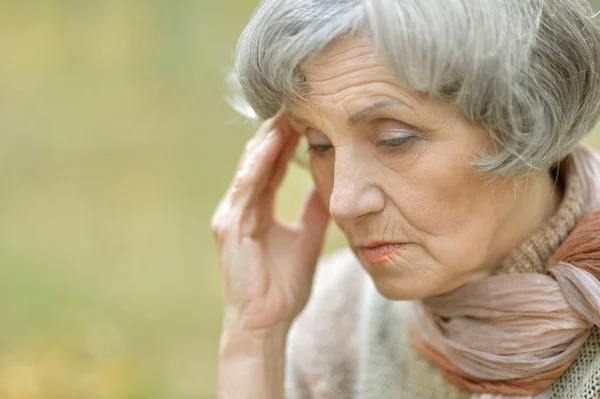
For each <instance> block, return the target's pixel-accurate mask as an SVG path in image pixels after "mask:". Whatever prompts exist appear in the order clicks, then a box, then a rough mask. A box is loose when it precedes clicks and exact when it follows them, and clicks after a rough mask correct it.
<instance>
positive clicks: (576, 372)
mask: <svg viewBox="0 0 600 399" xmlns="http://www.w3.org/2000/svg"><path fill="white" fill-rule="evenodd" d="M236 74H237V78H238V80H239V82H240V84H241V87H242V89H243V93H244V95H245V98H246V100H247V101H248V104H249V105H250V106H251V107H252V109H253V110H254V111H255V112H256V115H257V116H258V117H260V118H261V119H264V120H266V122H264V124H263V125H262V127H261V128H260V129H259V131H258V133H257V134H256V136H255V137H254V138H253V139H252V140H250V141H249V143H248V144H247V146H246V149H245V152H244V155H243V156H242V159H241V161H240V165H239V169H238V171H237V174H236V176H235V178H234V180H233V183H232V185H231V187H230V189H229V191H228V192H227V193H226V194H225V196H224V198H223V200H222V201H221V203H220V205H219V207H218V209H217V210H216V212H215V215H214V217H213V231H214V234H215V237H216V240H217V245H218V248H219V253H220V266H221V271H222V277H223V286H224V297H225V316H224V325H223V332H222V339H221V348H220V349H221V350H220V367H219V387H218V389H219V397H220V398H235V399H243V398H257V399H258V398H260V399H272V398H302V399H303V398H311V399H315V398H360V399H375V398H383V399H388V398H496V397H498V398H500V397H502V398H513V397H526V398H578V399H579V398H597V397H600V396H599V395H600V332H599V330H598V328H597V326H600V281H599V278H600V209H599V207H600V157H599V156H598V155H596V154H595V153H594V152H593V151H592V150H590V149H588V148H585V147H582V146H580V145H579V142H580V140H581V139H582V137H584V136H585V135H586V133H588V132H589V131H590V130H591V129H592V128H593V126H594V124H595V122H596V120H597V118H598V116H599V114H600V30H599V28H598V26H597V24H596V21H595V18H594V15H593V14H592V12H591V10H590V8H589V7H588V5H587V3H585V2H584V0H486V1H482V0H452V1H448V0H444V1H442V0H263V1H262V2H261V3H260V5H259V6H258V9H257V10H256V12H255V13H254V15H253V16H252V19H251V20H250V23H249V24H248V26H247V28H246V30H245V31H244V33H243V35H242V37H241V39H240V42H239V45H238V50H237V64H236ZM300 137H305V138H306V139H307V141H308V145H309V152H310V170H311V173H312V177H313V179H314V183H315V189H314V190H312V191H311V192H310V194H309V195H308V197H307V200H306V204H305V206H304V209H303V210H302V212H301V216H300V217H299V219H298V221H297V222H296V223H295V224H293V225H285V224H283V223H281V222H279V221H278V220H276V219H275V218H274V216H273V205H274V202H275V195H276V192H277V189H278V187H279V185H280V183H281V181H282V178H283V176H284V172H285V170H286V165H287V164H288V161H289V160H290V159H291V158H293V156H294V151H295V147H296V145H297V142H298V139H299V138H300ZM329 218H331V219H333V221H334V222H335V223H336V224H337V225H338V226H339V227H340V229H341V230H342V231H343V232H344V234H345V236H346V237H347V240H348V244H349V250H342V251H340V252H337V253H334V254H333V255H329V256H327V257H325V258H324V259H322V260H321V261H319V262H318V267H317V266H316V265H317V258H318V256H319V252H320V250H321V246H322V241H323V235H324V230H325V228H326V225H327V221H328V219H329ZM315 270H316V274H315ZM313 274H315V275H314V276H313ZM313 277H314V279H313ZM313 280H314V285H313ZM309 297H310V299H309Z"/></svg>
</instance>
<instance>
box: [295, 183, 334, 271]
mask: <svg viewBox="0 0 600 399" xmlns="http://www.w3.org/2000/svg"><path fill="white" fill-rule="evenodd" d="M328 222H329V210H328V209H327V207H326V206H325V204H324V203H323V201H322V200H321V198H320V197H319V194H317V190H316V189H315V188H314V187H313V188H312V189H311V190H310V192H309V194H308V195H307V198H306V201H305V203H304V207H303V209H302V214H301V216H300V220H299V229H300V231H299V233H300V241H301V243H302V246H303V247H304V248H305V254H306V256H307V258H308V259H307V260H310V261H311V262H316V260H317V258H318V256H319V253H320V252H321V248H322V247H323V239H324V237H325V230H326V228H327V224H328Z"/></svg>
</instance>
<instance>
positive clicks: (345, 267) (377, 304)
mask: <svg viewBox="0 0 600 399" xmlns="http://www.w3.org/2000/svg"><path fill="white" fill-rule="evenodd" d="M563 165H564V168H563ZM563 165H561V176H560V178H561V179H562V184H563V187H564V196H563V201H562V202H561V205H560V206H559V209H558V211H557V212H556V214H555V215H554V216H552V217H551V218H550V219H549V220H548V221H547V222H546V223H545V225H544V226H543V227H542V228H541V229H539V230H538V231H537V232H535V233H534V234H533V235H532V236H530V237H529V238H528V239H527V240H526V241H525V242H523V243H522V244H521V245H520V246H518V247H517V248H516V249H515V250H513V251H512V252H511V253H510V254H509V256H508V257H507V258H506V260H505V261H504V262H503V263H502V264H501V265H500V266H499V267H498V269H497V270H496V271H495V273H494V274H516V273H523V272H540V273H544V272H545V264H546V261H547V260H548V259H549V258H550V256H551V255H552V254H553V253H554V252H555V251H556V250H557V249H558V247H559V246H560V244H561V243H562V242H563V241H564V240H565V238H566V237H567V236H568V234H569V233H570V231H571V230H572V229H573V227H574V226H575V224H576V222H577V220H578V219H579V218H580V217H581V216H582V215H583V213H584V212H585V210H586V209H585V206H584V199H583V197H585V196H586V195H587V193H586V192H585V190H586V187H584V185H583V184H582V181H581V179H580V178H579V176H578V174H577V173H576V170H575V167H574V165H571V163H570V162H569V161H568V160H567V161H566V162H565V163H563ZM409 304H410V303H409V302H403V301H390V300H388V299H386V298H384V297H383V296H381V295H380V294H379V292H378V291H377V289H376V288H375V286H374V284H373V282H372V280H371V279H370V278H369V276H368V275H367V274H366V273H365V272H364V270H363V269H362V267H361V266H360V264H359V263H358V261H357V260H356V258H355V257H354V255H353V254H352V253H351V252H350V251H349V250H347V249H346V250H342V251H339V252H337V253H335V254H332V255H330V256H328V257H327V258H325V259H324V260H323V261H322V262H321V263H320V265H319V267H318V269H317V275H316V276H315V285H314V287H313V294H312V296H311V299H310V301H309V303H308V305H307V307H306V309H305V310H304V311H303V312H302V314H301V315H300V316H299V317H298V319H297V320H296V322H295V323H294V325H293V327H292V330H291V331H290V335H289V337H288V348H287V359H288V364H287V369H286V398H287V399H309V398H310V399H318V398H336V399H345V398H347V399H383V398H385V399H388V398H405V399H429V398H431V399H438V398H451V399H452V398H456V399H462V398H464V399H469V398H471V396H472V394H471V393H467V392H463V391H461V390H460V389H459V388H457V387H456V386H454V385H452V384H450V383H448V382H447V381H446V380H445V379H444V378H443V377H442V376H441V374H440V373H439V371H438V370H437V368H435V367H434V366H433V365H432V364H431V363H429V361H428V360H427V359H426V358H425V357H424V356H422V355H421V354H420V353H419V352H418V351H416V350H415V349H414V348H413V347H412V344H411V341H410V336H409V334H408V331H407V329H406V325H405V323H404V316H405V315H406V314H407V312H406V308H407V306H409ZM551 397H552V398H566V399H571V398H572V399H580V398H597V397H600V332H599V331H598V329H597V328H594V329H593V330H592V334H591V336H590V338H589V339H588V341H587V342H586V344H585V345H584V346H583V348H582V349H581V352H580V354H579V356H578V358H577V360H576V361H575V362H574V363H573V365H571V366H570V367H569V369H568V370H567V371H566V372H565V373H564V374H563V375H562V376H561V377H560V379H559V380H558V381H557V382H556V383H555V384H554V385H553V386H552V396H551Z"/></svg>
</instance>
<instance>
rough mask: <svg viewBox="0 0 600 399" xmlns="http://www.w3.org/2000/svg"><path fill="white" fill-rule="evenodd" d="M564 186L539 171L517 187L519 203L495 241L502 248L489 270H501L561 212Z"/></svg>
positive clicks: (516, 202) (548, 173)
mask: <svg viewBox="0 0 600 399" xmlns="http://www.w3.org/2000/svg"><path fill="white" fill-rule="evenodd" d="M562 199H563V187H562V184H561V183H560V181H559V179H557V178H556V176H554V175H553V174H551V173H550V172H538V173H535V174H533V175H531V176H529V177H528V178H527V179H526V180H524V181H523V182H521V183H519V184H518V185H517V186H515V203H514V207H513V209H512V211H511V212H510V214H509V217H508V219H507V221H506V223H504V225H503V228H502V229H501V230H500V231H499V232H498V234H497V239H496V240H495V241H496V242H497V243H498V245H499V247H498V248H497V250H496V251H495V254H494V259H492V260H491V262H490V265H493V266H492V267H491V268H490V269H489V270H490V273H492V272H494V270H493V268H495V267H497V266H498V265H499V264H500V263H501V262H502V261H503V260H504V259H505V258H506V257H507V256H508V254H509V253H510V252H511V251H512V250H513V249H514V248H517V247H518V246H519V244H521V243H522V242H524V241H525V240H526V239H527V238H528V237H530V236H531V235H533V234H534V233H535V232H536V231H537V230H539V229H540V228H542V227H543V226H544V224H545V223H546V222H547V221H548V219H550V218H551V217H552V216H553V215H555V214H556V212H557V211H558V209H559V207H560V204H561V202H562Z"/></svg>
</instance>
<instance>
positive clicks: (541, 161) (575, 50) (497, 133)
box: [235, 0, 600, 176]
mask: <svg viewBox="0 0 600 399" xmlns="http://www.w3.org/2000/svg"><path fill="white" fill-rule="evenodd" d="M348 34H366V35H368V36H369V37H372V38H373V39H374V42H375V44H376V46H377V48H378V49H382V50H383V52H384V53H385V54H386V55H387V56H389V58H390V59H391V61H392V64H393V66H394V68H395V71H396V73H397V75H398V78H399V81H400V82H401V83H402V85H403V87H405V88H406V89H407V90H411V91H415V92H421V93H427V94H430V95H433V96H436V97H437V98H440V99H443V100H444V101H448V102H450V103H452V104H454V105H455V106H457V107H458V108H459V109H460V110H461V111H462V112H463V113H464V114H465V116H466V117H467V118H468V119H469V120H471V121H472V122H473V123H475V124H476V125H478V126H480V127H482V128H483V129H485V130H487V131H488V132H489V133H490V134H491V136H492V137H493V138H494V140H495V141H496V142H497V143H499V144H500V149H498V150H497V151H495V152H494V153H487V154H482V156H481V157H480V158H479V159H477V160H476V161H475V163H474V164H473V166H474V167H475V168H477V169H478V170H480V171H481V172H486V173H494V174H499V175H504V176H511V175H512V176H516V175H520V174H525V173H528V172H531V171H533V170H548V169H550V168H552V167H553V166H555V165H557V164H558V163H559V162H560V161H561V160H562V159H564V158H565V157H566V156H567V155H568V154H569V153H570V152H572V151H573V150H574V148H575V147H576V146H577V144H578V143H579V142H580V141H581V139H582V138H583V136H584V135H585V134H587V133H588V132H589V131H590V130H592V129H593V127H594V125H595V123H596V121H597V118H598V116H599V113H600V29H599V27H598V24H597V21H596V15H594V14H593V12H592V10H591V8H590V7H589V5H588V3H587V2H586V1H585V0H263V1H261V3H260V4H259V6H258V8H257V9H256V10H255V12H254V14H253V15H252V18H251V19H250V22H249V23H248V25H247V27H246V28H245V30H244V32H243V33H242V36H241V38H240V40H239V43H238V47H237V52H236V65H235V76H236V78H237V80H238V82H239V84H240V85H241V89H242V92H243V96H244V98H245V100H246V101H247V103H248V105H249V106H250V107H251V109H253V110H254V111H255V113H256V115H257V116H258V117H260V118H262V119H267V118H269V117H272V116H273V115H275V114H276V112H277V111H278V110H279V109H280V108H281V106H282V104H283V103H284V102H285V101H288V100H289V101H294V100H295V99H298V98H299V97H298V96H300V95H301V93H302V90H303V87H304V82H305V81H304V79H303V76H302V72H301V69H300V65H301V64H302V63H303V62H306V61H307V60H308V59H309V58H310V57H311V56H314V55H315V54H318V53H319V52H320V51H321V50H323V49H324V48H325V47H326V46H327V44H329V43H330V42H332V41H333V40H335V39H336V38H339V37H341V36H344V35H348Z"/></svg>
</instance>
